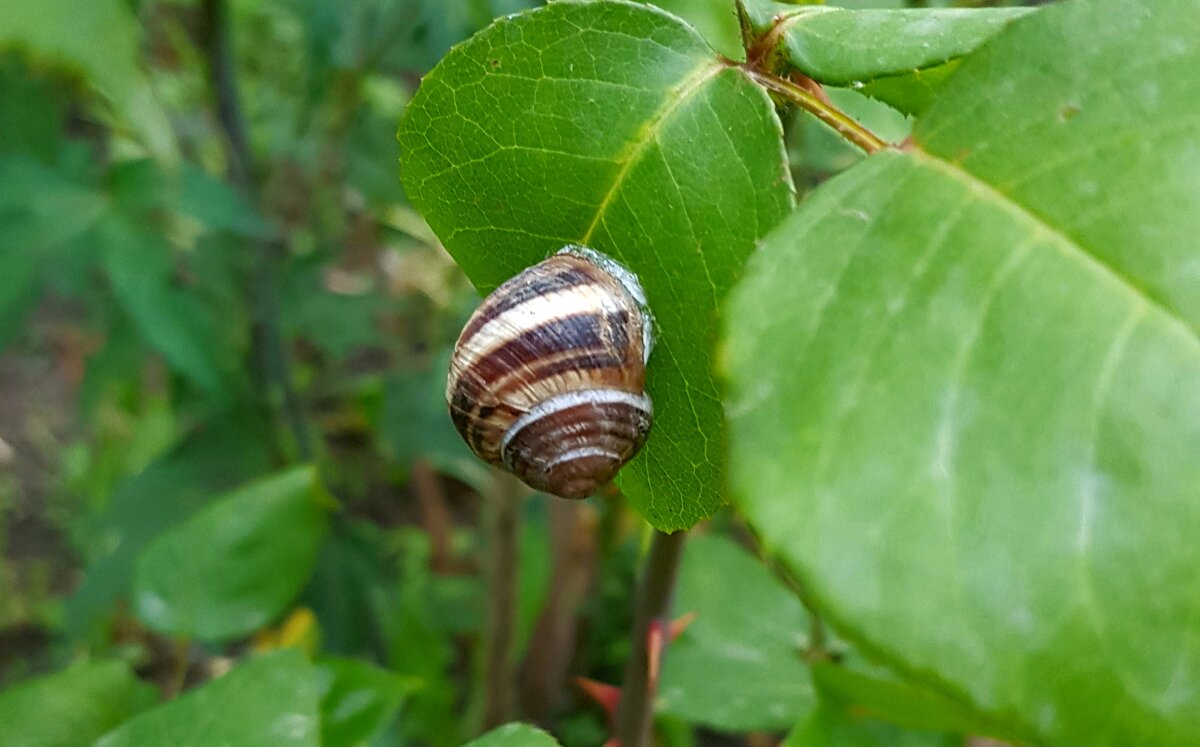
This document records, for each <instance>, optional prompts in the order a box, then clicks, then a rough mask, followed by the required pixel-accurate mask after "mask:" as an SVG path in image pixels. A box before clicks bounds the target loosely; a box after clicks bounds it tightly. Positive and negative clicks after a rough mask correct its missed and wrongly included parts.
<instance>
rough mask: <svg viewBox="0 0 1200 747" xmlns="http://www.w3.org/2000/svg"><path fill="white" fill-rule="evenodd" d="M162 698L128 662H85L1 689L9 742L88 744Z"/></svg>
mask: <svg viewBox="0 0 1200 747" xmlns="http://www.w3.org/2000/svg"><path fill="white" fill-rule="evenodd" d="M157 698H158V695H157V693H156V692H155V690H154V688H153V687H152V686H150V685H148V684H146V683H144V682H142V681H140V680H139V679H138V678H137V677H135V676H134V675H133V673H132V672H130V671H129V667H128V666H126V665H125V664H124V663H122V662H119V661H107V662H95V663H90V664H79V665H77V666H74V667H71V668H70V669H67V670H66V671H63V672H58V673H57V674H51V675H48V676H45V677H39V678H38V679H35V680H31V681H29V682H25V683H23V684H21V685H18V686H16V687H14V688H12V689H10V690H8V691H6V692H3V693H0V724H3V725H4V744H5V745H8V747H74V746H75V745H80V746H82V745H88V744H91V743H92V742H93V741H94V740H95V739H96V738H97V737H99V736H100V735H101V734H103V733H105V732H106V731H108V730H109V729H111V728H113V727H114V726H116V725H117V724H119V723H121V722H122V721H124V720H126V719H128V718H129V717H130V716H132V715H134V714H135V713H137V712H138V711H140V710H142V709H144V708H147V707H149V706H151V705H152V704H154V702H155V701H156V700H157Z"/></svg>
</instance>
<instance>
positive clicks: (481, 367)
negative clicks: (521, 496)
mask: <svg viewBox="0 0 1200 747" xmlns="http://www.w3.org/2000/svg"><path fill="white" fill-rule="evenodd" d="M652 346H653V320H652V318H651V316H650V312H649V310H648V309H647V307H646V296H645V293H644V292H643V291H642V286H641V284H640V283H639V282H638V279H637V277H636V276H634V275H633V273H631V272H630V271H629V270H627V269H625V268H624V267H622V266H621V265H620V264H619V263H617V262H616V261H615V260H613V259H612V258H610V257H607V256H605V255H603V254H601V253H599V252H596V251H593V250H591V249H587V248H585V247H579V246H568V247H566V248H564V249H563V250H561V251H560V252H558V253H557V254H555V255H554V256H552V257H550V258H549V259H547V260H545V261H543V262H541V263H539V264H536V265H534V266H533V267H530V268H528V269H527V270H525V271H524V272H522V273H520V274H519V275H517V276H516V277H514V278H512V279H510V280H509V281H508V282H506V283H504V284H503V285H501V286H500V287H499V288H497V289H496V290H495V292H493V293H492V294H491V295H490V296H488V297H487V298H486V299H484V301H483V303H482V304H481V305H480V306H479V308H478V309H477V310H476V311H475V313H474V315H472V316H471V318H470V320H469V321H468V322H467V326H466V328H464V329H463V332H462V335H461V336H459V338H458V344H457V345H455V348H454V355H453V356H452V357H451V359H450V374H449V377H448V379H447V381H446V402H447V403H448V404H449V405H450V415H451V418H452V419H453V420H454V425H455V427H456V428H458V432H459V433H460V434H461V435H462V437H463V439H464V440H465V441H466V442H467V445H468V446H470V447H471V450H472V451H474V452H475V453H476V454H478V455H479V456H480V457H481V458H483V459H484V460H486V461H487V462H489V463H491V464H494V465H496V466H499V467H503V468H504V469H507V470H508V471H510V472H512V473H513V474H515V475H516V476H517V477H519V478H521V480H523V481H524V482H525V483H526V484H527V485H529V486H530V487H532V488H534V489H536V490H540V491H543V492H546V493H551V494H553V495H558V496H562V497H564V498H586V497H587V496H589V495H591V494H592V493H594V492H595V491H596V490H597V489H598V488H599V487H601V486H602V485H604V484H605V483H607V482H608V481H609V480H611V479H612V478H613V476H614V475H616V473H617V471H618V470H620V469H621V467H622V466H624V465H625V463H626V462H628V461H629V460H630V459H632V458H633V456H634V455H635V454H636V453H637V452H638V449H640V448H641V446H642V444H643V443H644V442H645V440H646V434H647V433H648V432H649V431H650V423H651V420H652V416H653V408H652V406H651V403H650V397H648V396H647V395H646V392H645V384H646V361H647V360H648V359H649V357H650V349H651V347H652Z"/></svg>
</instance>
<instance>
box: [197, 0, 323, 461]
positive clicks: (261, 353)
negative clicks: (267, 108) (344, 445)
mask: <svg viewBox="0 0 1200 747" xmlns="http://www.w3.org/2000/svg"><path fill="white" fill-rule="evenodd" d="M201 12H202V14H203V30H202V32H201V34H202V38H201V41H202V44H203V46H204V54H205V57H206V58H207V62H208V66H207V67H208V78H209V84H210V85H211V86H212V90H213V96H214V97H215V99H216V105H217V120H218V121H219V122H220V125H221V130H222V132H223V133H224V136H225V145H226V150H227V160H228V163H229V177H230V179H231V180H232V181H233V183H234V184H236V185H237V186H238V188H239V189H241V191H242V193H243V194H244V195H245V196H246V197H247V199H249V200H250V201H251V202H257V198H258V195H257V188H256V184H255V182H254V175H253V167H252V160H251V156H250V141H249V138H248V136H247V134H246V132H247V130H246V119H245V116H243V114H242V108H241V102H240V101H239V98H238V89H237V75H236V71H235V69H234V64H233V40H232V38H231V36H230V31H229V7H228V5H227V3H226V0H203V2H202V5H201ZM282 253H283V247H282V245H281V244H280V243H279V242H272V241H268V240H266V239H262V240H260V241H259V244H258V269H257V271H256V278H255V286H256V288H255V294H254V295H255V314H254V317H255V321H254V324H255V330H254V339H255V348H256V352H257V356H258V359H259V369H260V378H261V379H262V381H263V383H264V384H266V385H267V386H268V387H270V386H274V387H275V388H277V389H278V391H279V393H280V396H281V398H282V400H283V401H282V410H283V417H284V419H285V420H286V421H287V425H288V429H289V430H290V431H291V434H292V438H293V439H294V440H295V442H296V453H297V455H298V456H299V457H300V459H301V460H302V461H305V462H307V461H309V460H310V459H311V458H312V456H313V443H312V438H311V435H310V433H309V428H308V421H307V418H306V417H305V415H304V408H303V406H302V404H301V402H300V398H299V397H298V396H297V394H296V390H295V386H294V385H293V383H292V376H291V370H290V365H289V361H288V356H287V348H286V346H285V345H284V341H283V333H282V332H281V328H280V323H279V302H278V299H277V297H276V292H275V274H276V268H277V266H278V264H279V256H280V255H281V254H282Z"/></svg>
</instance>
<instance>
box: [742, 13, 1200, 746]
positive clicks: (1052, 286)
mask: <svg viewBox="0 0 1200 747" xmlns="http://www.w3.org/2000/svg"><path fill="white" fill-rule="evenodd" d="M1197 38H1200V3H1197V2H1196V1H1195V0H1170V1H1169V2H1161V3H1156V4H1154V6H1153V9H1151V8H1150V7H1149V6H1142V5H1138V6H1132V5H1130V4H1128V3H1121V2H1117V1H1116V0H1096V1H1083V0H1080V1H1079V2H1072V3H1064V4H1062V5H1056V6H1052V7H1050V8H1047V9H1045V10H1043V11H1039V12H1038V13H1037V14H1036V15H1034V16H1032V17H1030V18H1028V19H1025V20H1023V21H1022V22H1021V23H1018V24H1015V25H1013V26H1012V27H1011V28H1010V29H1009V30H1008V31H1006V32H1004V33H1002V34H1000V35H999V36H997V37H995V38H994V39H993V40H992V42H991V43H989V44H988V45H986V46H985V47H983V48H982V49H980V50H979V52H978V53H976V54H975V55H973V56H971V57H968V58H967V59H966V60H964V62H963V63H962V67H961V68H960V70H959V71H958V72H957V73H956V74H955V76H954V77H953V78H952V79H951V80H950V81H949V82H948V83H947V84H946V86H945V87H944V88H943V89H942V91H941V92H940V93H939V95H938V98H937V100H936V101H935V102H934V104H933V106H932V108H931V109H930V110H929V112H928V114H927V115H926V116H925V117H923V118H922V119H921V120H920V121H919V122H918V123H917V127H916V134H915V137H916V147H915V148H914V149H912V150H911V151H909V152H904V153H901V152H886V153H883V154H879V155H877V156H874V157H872V158H870V159H867V160H866V161H865V162H863V163H862V164H860V165H858V166H856V167H854V168H853V169H851V170H850V171H849V172H847V173H845V174H843V175H842V176H840V177H838V178H836V179H834V180H832V181H831V182H829V183H827V184H826V185H824V186H823V187H822V188H821V189H819V190H817V191H816V192H815V193H814V194H813V195H812V197H811V198H810V199H809V200H808V201H807V202H806V204H805V205H804V206H803V207H802V208H801V210H800V211H799V212H798V213H797V214H796V215H795V216H793V218H792V219H790V220H789V221H787V222H786V223H785V224H784V225H783V226H781V227H780V228H779V229H778V230H777V231H776V232H774V234H773V235H772V236H771V237H769V238H768V239H767V241H766V242H765V244H764V246H763V248H762V250H761V251H760V252H759V253H758V254H757V255H756V256H755V258H754V262H752V270H751V272H750V273H749V275H748V277H747V280H746V282H745V283H744V284H743V285H742V286H741V287H740V288H739V289H738V292H737V293H736V294H735V298H734V300H733V302H732V304H731V307H732V308H731V312H730V319H729V324H728V327H727V330H726V344H727V353H728V355H727V361H728V370H729V375H730V381H731V388H730V397H729V408H728V412H729V415H730V419H731V428H732V433H733V441H732V472H731V475H732V479H731V482H732V484H733V486H734V491H735V494H736V496H737V500H738V502H739V503H740V505H741V507H742V508H743V509H744V510H745V512H746V515H747V517H748V519H749V520H750V521H751V522H752V523H753V524H754V525H755V527H756V528H757V529H758V531H759V532H761V534H762V537H763V538H764V541H765V542H766V543H767V544H768V545H769V546H770V547H771V548H773V550H774V551H777V552H778V553H780V554H781V555H782V556H783V557H784V558H785V559H786V560H787V562H789V563H790V564H791V565H793V566H794V567H795V569H796V570H797V571H798V573H799V574H800V576H801V577H802V578H803V579H804V581H805V584H806V585H807V586H808V587H809V588H810V589H811V590H812V592H813V593H814V595H815V596H816V597H817V598H818V599H819V600H820V602H821V604H822V606H823V607H824V608H825V609H826V610H827V612H828V613H829V614H830V615H831V616H832V617H833V618H834V619H835V620H836V621H838V622H839V624H840V625H841V627H842V628H843V629H844V630H845V631H846V632H847V633H848V634H850V635H851V636H852V637H854V638H855V639H857V640H859V641H860V642H863V643H865V644H866V645H867V648H868V649H869V650H871V651H873V652H875V653H877V654H878V655H880V656H882V657H884V658H886V659H888V660H890V661H891V662H892V663H894V664H895V665H897V666H899V667H901V668H902V669H905V670H908V671H909V672H911V673H913V674H914V675H915V676H917V677H918V678H919V679H922V680H924V681H925V682H927V683H928V684H929V685H930V686H931V687H932V688H934V689H937V690H939V691H941V692H943V693H945V694H947V695H951V696H953V697H956V698H957V699H959V700H960V701H961V702H963V703H964V704H966V705H969V706H970V707H972V708H975V709H977V710H980V711H982V712H985V713H986V714H989V715H991V716H992V717H996V718H1002V719H1004V720H1005V721H1007V722H1009V723H1010V724H1011V726H1012V728H1013V729H1014V730H1015V731H1017V732H1019V733H1022V734H1024V735H1025V736H1026V738H1027V739H1029V740H1031V741H1037V742H1044V743H1052V744H1069V745H1077V744H1089V745H1107V744H1112V745H1118V744H1120V745H1126V744H1164V745H1182V744H1195V735H1196V734H1198V733H1200V664H1198V663H1197V662H1200V614H1198V610H1200V595H1197V593H1196V589H1197V588H1200V571H1198V570H1197V569H1200V543H1197V542H1196V541H1195V538H1196V536H1198V535H1200V460H1197V458H1196V454H1197V453H1200V339H1198V330H1200V272H1197V268H1198V267H1200V246H1198V245H1197V243H1196V237H1197V236H1200V211H1196V210H1193V209H1190V207H1188V206H1194V205H1196V204H1200V144H1198V143H1200V78H1197V76H1196V75H1195V74H1194V71H1195V70H1197V69H1200V45H1197V44H1196V43H1195V40H1196V39H1197Z"/></svg>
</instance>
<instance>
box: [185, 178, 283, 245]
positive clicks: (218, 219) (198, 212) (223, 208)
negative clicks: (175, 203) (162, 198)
mask: <svg viewBox="0 0 1200 747" xmlns="http://www.w3.org/2000/svg"><path fill="white" fill-rule="evenodd" d="M179 179H180V183H179V191H180V194H179V209H180V211H181V212H183V213H184V214H185V215H189V216H191V217H192V218H195V219H196V220H198V221H200V223H202V224H203V225H204V226H205V227H206V228H208V229H210V230H214V231H229V232H231V233H235V234H241V235H244V236H265V235H267V234H268V233H269V230H270V227H269V226H268V225H267V222H266V221H265V220H263V218H262V216H260V215H259V214H258V212H257V211H255V209H254V208H253V206H251V205H250V203H249V201H248V200H247V199H246V198H245V196H243V195H242V194H240V193H239V192H238V191H237V190H236V189H234V188H233V187H232V186H230V185H229V184H227V183H225V182H223V181H221V180H220V179H218V178H216V177H215V176H212V175H211V174H209V173H208V172H206V171H204V170H203V169H201V168H200V167H198V166H194V165H192V164H190V163H184V164H183V165H182V166H181V167H180V173H179Z"/></svg>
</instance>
